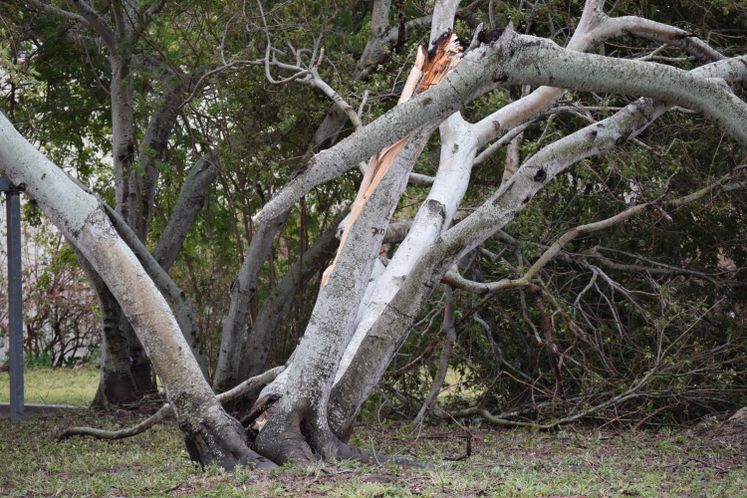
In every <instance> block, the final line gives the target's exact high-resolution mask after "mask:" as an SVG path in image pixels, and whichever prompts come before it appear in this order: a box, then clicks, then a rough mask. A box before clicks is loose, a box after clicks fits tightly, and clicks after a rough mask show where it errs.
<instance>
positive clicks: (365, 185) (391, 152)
mask: <svg viewBox="0 0 747 498" xmlns="http://www.w3.org/2000/svg"><path fill="white" fill-rule="evenodd" d="M461 60H462V47H461V45H460V44H459V38H458V37H457V35H456V34H455V33H454V32H453V31H452V30H449V31H447V32H446V33H444V34H443V35H441V36H440V37H439V38H438V39H437V40H436V41H434V42H433V48H431V50H430V51H429V52H426V50H425V49H424V48H423V47H422V46H421V47H418V53H417V56H416V57H415V65H414V66H413V68H412V70H411V71H410V74H409V76H408V77H407V81H406V82H405V87H404V88H403V89H402V93H401V94H400V97H399V101H398V104H401V103H403V102H405V101H407V100H409V99H411V98H412V97H414V96H416V95H419V94H421V93H423V92H424V91H426V90H428V89H429V88H430V87H431V86H433V85H436V84H438V83H439V82H441V80H443V79H444V78H445V77H446V75H447V74H449V72H450V71H451V70H452V69H454V68H455V67H456V66H457V65H458V64H459V61H461ZM408 140H410V134H409V133H408V134H407V135H405V136H404V137H402V138H401V139H400V140H399V141H397V142H395V143H393V144H392V145H390V146H388V147H385V148H383V149H382V150H381V151H380V152H379V153H378V154H376V155H375V156H373V157H371V159H369V160H368V167H367V168H366V172H365V174H364V175H363V180H362V181H361V185H360V188H359V189H358V194H357V195H356V197H355V200H354V201H353V205H352V206H351V207H350V214H349V215H348V216H347V218H346V220H345V227H344V229H343V232H342V235H341V236H340V245H339V247H338V248H337V254H336V255H335V259H334V261H332V264H331V265H330V266H329V267H328V268H327V269H326V270H325V271H324V274H323V275H322V287H324V286H325V285H327V281H328V280H329V276H330V274H331V273H332V270H333V269H334V267H335V264H337V260H338V258H339V257H340V251H342V248H343V246H344V245H345V241H346V240H347V237H348V233H349V232H350V228H351V227H352V226H353V223H355V220H356V219H358V217H359V216H360V214H361V212H362V211H363V208H364V207H365V205H366V202H368V199H369V198H370V197H371V194H372V193H373V192H374V191H375V190H376V187H378V186H379V184H380V183H381V180H382V179H383V178H384V175H385V174H386V172H387V171H389V168H390V167H391V166H392V164H393V163H394V160H395V159H396V158H397V155H398V154H399V153H400V152H401V151H402V149H404V147H405V145H406V144H407V142H408Z"/></svg>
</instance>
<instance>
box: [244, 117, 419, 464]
mask: <svg viewBox="0 0 747 498" xmlns="http://www.w3.org/2000/svg"><path fill="white" fill-rule="evenodd" d="M430 132H431V129H427V128H421V129H418V130H417V131H415V132H413V134H412V136H411V138H410V139H409V140H408V142H407V144H406V145H405V147H404V149H403V150H402V152H401V153H400V154H399V155H398V156H397V158H396V159H395V161H394V163H393V165H392V166H391V168H390V169H389V171H388V172H387V173H386V175H385V176H384V179H383V180H382V182H381V184H380V186H379V188H378V189H376V190H375V191H374V193H373V194H372V196H371V197H370V198H369V200H368V203H367V204H366V206H367V208H366V209H365V210H364V211H363V213H362V214H361V216H360V217H359V218H358V219H357V220H356V221H355V223H353V225H352V227H351V228H350V231H349V235H348V237H347V240H346V244H345V246H344V250H343V251H342V252H341V253H340V257H339V259H338V261H337V264H336V265H335V267H334V270H333V271H332V273H331V275H330V278H329V281H328V283H327V285H326V286H324V287H322V289H321V290H320V292H319V296H318V297H317V301H316V305H315V307H314V311H313V312H312V315H311V318H310V320H309V324H308V326H307V329H306V332H305V334H304V336H303V338H302V339H301V343H300V344H299V345H298V347H297V348H296V352H295V353H294V356H295V360H294V361H292V362H291V364H290V366H289V367H288V369H287V370H286V371H284V372H283V373H284V374H285V381H284V382H285V383H286V385H287V387H288V388H289V389H288V390H287V391H286V392H285V393H283V396H282V397H281V398H280V400H279V401H278V402H277V403H275V404H274V405H272V407H270V409H269V411H270V413H271V415H270V417H269V421H268V422H267V424H266V425H265V426H264V427H263V429H262V430H261V431H260V433H259V435H258V437H257V440H256V445H257V448H258V449H259V451H260V452H261V453H262V454H263V455H266V456H268V457H269V458H271V459H272V460H273V461H275V462H278V463H285V462H287V461H306V462H308V461H311V460H313V459H315V456H314V455H315V454H318V455H321V456H323V457H324V458H335V457H336V456H337V455H338V452H339V451H341V448H340V446H339V445H338V443H339V442H338V441H337V439H336V438H335V437H334V435H333V434H332V433H331V431H330V430H329V427H328V425H327V415H326V413H327V400H328V397H329V392H330V389H331V387H332V383H333V381H334V375H335V372H336V366H337V364H338V363H339V359H340V356H341V355H342V352H343V350H344V348H345V346H346V344H347V342H348V340H349V338H350V335H351V334H352V332H353V328H352V327H353V326H354V323H355V319H356V315H357V309H358V306H357V305H358V303H359V302H360V299H361V296H362V294H363V291H365V287H366V284H367V283H368V275H369V274H370V272H371V269H372V267H373V263H374V260H375V259H376V257H377V256H378V252H379V248H380V246H381V242H382V240H383V238H384V234H385V233H386V227H387V225H388V222H389V218H390V217H391V214H392V213H393V211H394V209H395V207H396V206H397V202H398V201H399V197H400V195H401V194H402V192H403V191H404V189H405V187H406V185H407V178H408V176H409V174H410V170H411V168H412V166H413V164H414V162H415V159H417V157H418V155H419V154H420V152H421V151H422V149H423V147H424V146H425V144H426V142H427V140H428V137H429V136H430ZM286 372H287V373H286ZM260 401H261V400H260ZM306 435H308V436H306Z"/></svg>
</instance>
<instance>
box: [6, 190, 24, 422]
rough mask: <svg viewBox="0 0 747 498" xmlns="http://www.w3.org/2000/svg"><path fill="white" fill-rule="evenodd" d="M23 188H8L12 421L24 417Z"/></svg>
mask: <svg viewBox="0 0 747 498" xmlns="http://www.w3.org/2000/svg"><path fill="white" fill-rule="evenodd" d="M19 192H20V190H19V189H17V188H14V187H12V186H11V188H10V189H8V190H6V192H5V195H6V203H5V207H6V213H7V219H6V221H7V223H8V329H9V332H10V334H9V335H10V420H12V421H14V422H17V421H20V420H21V419H22V418H23V295H22V288H21V199H20V195H19Z"/></svg>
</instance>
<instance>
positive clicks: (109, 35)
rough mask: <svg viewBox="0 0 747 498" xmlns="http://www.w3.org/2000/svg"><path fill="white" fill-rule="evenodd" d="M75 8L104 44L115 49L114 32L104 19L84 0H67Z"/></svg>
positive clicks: (115, 39) (113, 50) (110, 48)
mask: <svg viewBox="0 0 747 498" xmlns="http://www.w3.org/2000/svg"><path fill="white" fill-rule="evenodd" d="M67 2H68V3H69V4H70V5H71V6H72V7H73V8H74V9H75V10H76V11H78V14H80V17H81V18H82V19H84V20H85V22H86V24H88V25H89V26H90V27H91V28H92V29H93V30H94V31H95V32H96V33H97V34H98V35H99V36H100V37H101V39H102V40H103V42H104V44H105V45H106V46H107V47H108V48H109V50H111V51H112V52H115V51H116V49H117V38H116V35H115V34H114V32H113V31H112V30H111V28H109V26H107V25H106V20H105V19H104V18H103V17H101V16H100V15H99V13H98V12H96V10H94V8H93V7H91V5H89V4H88V2H86V1H85V0H67Z"/></svg>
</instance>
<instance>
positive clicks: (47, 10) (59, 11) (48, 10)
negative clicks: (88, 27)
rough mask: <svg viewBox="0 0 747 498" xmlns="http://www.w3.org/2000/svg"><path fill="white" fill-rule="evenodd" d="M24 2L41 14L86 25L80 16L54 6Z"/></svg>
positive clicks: (45, 3) (30, 0)
mask: <svg viewBox="0 0 747 498" xmlns="http://www.w3.org/2000/svg"><path fill="white" fill-rule="evenodd" d="M25 2H26V3H27V4H29V5H30V6H31V7H33V8H35V9H37V10H40V11H42V12H45V13H47V14H52V15H55V16H60V17H64V18H66V19H71V20H73V21H76V22H79V23H83V24H86V23H87V22H86V20H85V19H84V18H83V17H82V16H79V15H78V14H75V13H73V12H70V11H69V10H65V9H61V8H59V7H57V6H55V5H52V4H50V3H47V2H44V1H42V0H25Z"/></svg>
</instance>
